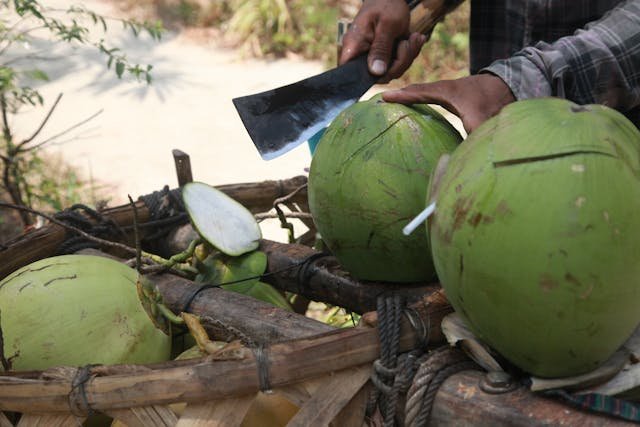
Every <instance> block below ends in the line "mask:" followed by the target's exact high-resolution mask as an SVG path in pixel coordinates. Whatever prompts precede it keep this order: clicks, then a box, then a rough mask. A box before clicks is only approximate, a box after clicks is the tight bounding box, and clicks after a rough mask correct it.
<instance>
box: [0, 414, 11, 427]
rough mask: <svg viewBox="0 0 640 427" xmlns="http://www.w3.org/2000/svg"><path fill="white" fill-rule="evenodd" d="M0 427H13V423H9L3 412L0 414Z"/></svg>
mask: <svg viewBox="0 0 640 427" xmlns="http://www.w3.org/2000/svg"><path fill="white" fill-rule="evenodd" d="M0 427H14V425H13V423H12V422H11V421H9V418H7V416H6V415H5V414H4V413H3V412H0Z"/></svg>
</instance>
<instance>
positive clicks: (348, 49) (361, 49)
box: [338, 21, 374, 64]
mask: <svg viewBox="0 0 640 427" xmlns="http://www.w3.org/2000/svg"><path fill="white" fill-rule="evenodd" d="M373 35H374V32H373V28H371V27H370V26H367V25H366V24H365V25H361V24H359V23H358V22H357V21H354V23H353V24H352V25H351V26H350V27H349V30H348V31H347V32H346V33H345V35H344V36H343V38H342V51H341V52H340V58H339V60H338V64H344V63H345V62H348V61H350V60H352V59H353V58H355V57H356V56H359V55H361V54H363V53H365V52H367V51H368V50H369V48H370V47H371V41H372V40H373Z"/></svg>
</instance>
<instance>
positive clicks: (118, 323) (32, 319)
mask: <svg viewBox="0 0 640 427" xmlns="http://www.w3.org/2000/svg"><path fill="white" fill-rule="evenodd" d="M137 278H138V273H137V272H136V271H135V270H133V269H132V268H130V267H127V266H126V265H124V264H122V263H120V262H117V261H114V260H111V259H108V258H104V257H98V256H90V255H63V256H58V257H52V258H47V259H43V260H40V261H36V262H34V263H32V264H30V265H28V266H26V267H23V268H21V269H19V270H17V271H16V272H14V273H12V274H11V275H9V276H8V277H7V278H5V279H4V280H2V281H1V282H0V327H1V328H2V338H3V343H4V346H3V348H2V351H3V355H4V359H5V360H8V361H9V363H10V365H11V366H10V368H11V369H12V370H40V369H47V368H50V367H52V366H60V365H65V366H83V365H87V364H136V363H153V362H160V361H165V360H169V358H170V347H171V338H170V337H169V336H168V335H167V334H165V333H164V332H163V331H161V330H160V329H158V328H156V326H155V325H154V323H153V321H152V320H151V318H150V317H149V315H148V314H147V312H146V311H145V310H144V308H143V306H142V304H141V302H140V299H139V298H138V293H137V290H136V282H137ZM5 368H6V367H5Z"/></svg>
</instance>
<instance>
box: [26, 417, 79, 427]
mask: <svg viewBox="0 0 640 427" xmlns="http://www.w3.org/2000/svg"><path fill="white" fill-rule="evenodd" d="M84 420H85V419H84V418H79V417H76V416H75V415H72V414H24V415H22V417H20V421H19V422H18V426H17V427H78V426H79V425H81V424H82V423H83V422H84Z"/></svg>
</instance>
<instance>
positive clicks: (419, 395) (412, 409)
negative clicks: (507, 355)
mask: <svg viewBox="0 0 640 427" xmlns="http://www.w3.org/2000/svg"><path fill="white" fill-rule="evenodd" d="M418 364H419V368H418V370H417V372H416V374H415V376H414V378H413V383H412V384H411V387H409V391H408V393H407V399H406V404H405V418H404V419H405V426H407V427H423V426H427V425H428V421H429V417H430V416H431V410H432V408H433V402H434V400H435V396H436V393H437V392H438V390H439V388H440V386H441V385H442V384H443V383H444V382H445V381H446V379H447V378H449V377H450V376H451V375H453V374H455V373H458V372H460V371H464V370H468V369H474V368H477V365H476V364H475V363H474V362H473V361H471V360H469V359H468V358H467V356H466V355H465V354H464V353H463V352H462V351H460V350H458V349H456V348H453V347H449V346H445V347H440V348H438V349H436V350H434V351H432V352H430V353H427V354H425V355H424V356H422V357H421V358H420V359H419V360H418Z"/></svg>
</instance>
